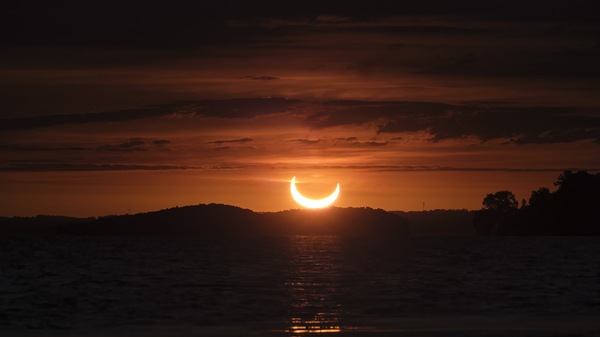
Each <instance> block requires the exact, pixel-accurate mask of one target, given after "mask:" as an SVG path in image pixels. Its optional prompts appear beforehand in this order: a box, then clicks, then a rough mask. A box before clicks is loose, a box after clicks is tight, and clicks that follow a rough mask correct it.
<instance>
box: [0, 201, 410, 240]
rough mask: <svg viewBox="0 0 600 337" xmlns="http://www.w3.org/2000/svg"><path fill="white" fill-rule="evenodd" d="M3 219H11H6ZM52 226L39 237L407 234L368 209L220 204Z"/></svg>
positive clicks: (401, 225)
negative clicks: (260, 209) (267, 209)
mask: <svg viewBox="0 0 600 337" xmlns="http://www.w3.org/2000/svg"><path fill="white" fill-rule="evenodd" d="M4 219H9V220H10V218H4ZM70 219H74V218H70ZM4 227H5V226H2V223H0V234H4V233H5V231H4V230H3V228H4ZM13 227H14V226H13ZM37 227H40V226H39V225H38V226H36V228H37ZM52 227H53V230H52V231H50V232H49V231H48V230H46V231H45V232H44V233H40V234H68V235H155V236H175V235H192V236H203V235H209V236H281V235H349V236H373V235H395V236H397V235H401V236H408V235H409V232H410V225H409V222H408V220H406V219H404V218H402V217H400V216H398V215H396V214H392V213H389V212H386V211H384V210H382V209H372V208H369V207H366V208H352V207H349V208H339V207H329V208H325V209H304V210H287V211H281V212H273V213H270V212H267V213H257V212H254V211H252V210H249V209H244V208H241V207H236V206H231V205H223V204H199V205H195V206H185V207H175V208H169V209H164V210H160V211H155V212H148V213H139V214H134V215H119V216H109V217H100V218H98V219H95V218H91V219H89V221H86V222H82V221H71V222H70V223H64V224H61V225H54V226H52ZM8 234H35V233H15V232H14V231H13V232H12V233H8Z"/></svg>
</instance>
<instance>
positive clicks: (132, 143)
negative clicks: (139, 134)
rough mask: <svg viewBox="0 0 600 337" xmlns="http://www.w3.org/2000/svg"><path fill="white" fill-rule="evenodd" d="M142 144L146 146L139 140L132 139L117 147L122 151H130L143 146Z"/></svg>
mask: <svg viewBox="0 0 600 337" xmlns="http://www.w3.org/2000/svg"><path fill="white" fill-rule="evenodd" d="M144 144H146V142H144V141H142V140H140V139H139V138H132V139H131V140H129V141H128V142H126V143H122V144H119V147H120V148H122V149H130V148H134V147H136V146H138V145H144Z"/></svg>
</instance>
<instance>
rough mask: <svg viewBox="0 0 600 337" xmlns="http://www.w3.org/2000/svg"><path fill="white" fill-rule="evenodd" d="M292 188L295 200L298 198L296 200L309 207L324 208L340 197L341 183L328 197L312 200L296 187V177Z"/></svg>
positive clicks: (293, 179)
mask: <svg viewBox="0 0 600 337" xmlns="http://www.w3.org/2000/svg"><path fill="white" fill-rule="evenodd" d="M290 190H291V191H292V197H294V200H296V202H297V203H299V204H300V205H302V206H304V207H308V208H322V207H327V206H329V205H331V204H332V203H333V202H334V201H335V199H336V198H337V197H338V194H340V184H338V185H337V188H336V189H335V192H333V194H331V195H330V196H328V197H327V198H324V199H319V200H312V199H308V198H305V197H303V196H302V194H300V192H298V190H297V189H296V177H294V178H292V185H291V186H290Z"/></svg>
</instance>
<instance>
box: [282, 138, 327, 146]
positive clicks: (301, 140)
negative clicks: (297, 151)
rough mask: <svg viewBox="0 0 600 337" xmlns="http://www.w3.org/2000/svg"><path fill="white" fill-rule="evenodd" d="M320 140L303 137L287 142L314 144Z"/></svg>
mask: <svg viewBox="0 0 600 337" xmlns="http://www.w3.org/2000/svg"><path fill="white" fill-rule="evenodd" d="M320 141H321V139H305V138H298V139H290V140H288V142H295V143H302V144H308V145H310V144H316V143H319V142H320Z"/></svg>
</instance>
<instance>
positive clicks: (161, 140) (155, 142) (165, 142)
mask: <svg viewBox="0 0 600 337" xmlns="http://www.w3.org/2000/svg"><path fill="white" fill-rule="evenodd" d="M152 144H154V145H159V146H161V145H166V144H171V141H169V140H166V139H159V140H155V141H153V142H152Z"/></svg>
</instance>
